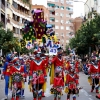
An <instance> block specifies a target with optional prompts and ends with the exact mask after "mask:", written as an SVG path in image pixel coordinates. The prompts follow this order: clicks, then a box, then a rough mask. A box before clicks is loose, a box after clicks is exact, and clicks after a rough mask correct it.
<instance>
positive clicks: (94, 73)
mask: <svg viewBox="0 0 100 100" xmlns="http://www.w3.org/2000/svg"><path fill="white" fill-rule="evenodd" d="M88 66H89V68H88V73H89V75H90V76H89V78H91V84H92V89H91V92H93V90H94V88H96V93H98V88H99V87H98V85H99V74H98V68H99V67H98V65H97V64H88ZM89 78H88V79H89Z"/></svg>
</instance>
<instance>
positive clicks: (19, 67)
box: [10, 58, 27, 100]
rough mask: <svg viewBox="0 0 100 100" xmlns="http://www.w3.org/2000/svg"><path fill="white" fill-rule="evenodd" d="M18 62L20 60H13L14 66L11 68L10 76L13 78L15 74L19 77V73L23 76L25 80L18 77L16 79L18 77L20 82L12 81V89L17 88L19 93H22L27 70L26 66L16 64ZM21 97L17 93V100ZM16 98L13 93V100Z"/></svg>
mask: <svg viewBox="0 0 100 100" xmlns="http://www.w3.org/2000/svg"><path fill="white" fill-rule="evenodd" d="M18 60H19V58H14V60H13V63H14V64H13V65H12V67H11V68H10V75H11V76H13V75H14V74H16V75H17V73H18V74H20V75H21V76H22V78H23V79H20V77H18V76H16V77H18V80H20V81H18V82H17V81H14V80H12V87H13V86H16V88H17V91H21V89H22V88H23V85H24V80H25V78H26V76H27V74H26V68H25V66H24V65H18V64H17V63H16V62H17V61H18ZM12 89H13V88H12ZM19 96H20V93H17V92H16V100H19ZM14 97H15V95H14V94H13V93H12V99H11V100H14Z"/></svg>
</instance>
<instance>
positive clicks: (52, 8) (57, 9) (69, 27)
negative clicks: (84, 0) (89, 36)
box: [47, 0, 74, 48]
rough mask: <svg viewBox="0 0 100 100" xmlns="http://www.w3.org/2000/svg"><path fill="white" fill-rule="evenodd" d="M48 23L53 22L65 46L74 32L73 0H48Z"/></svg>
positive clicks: (57, 34) (56, 32) (61, 42)
mask: <svg viewBox="0 0 100 100" xmlns="http://www.w3.org/2000/svg"><path fill="white" fill-rule="evenodd" d="M47 7H48V12H49V13H48V24H52V25H53V27H54V30H55V34H56V36H57V37H58V39H60V44H61V45H62V46H63V48H65V46H66V43H69V39H70V38H71V35H70V34H73V32H74V31H73V23H72V18H71V16H72V14H73V0H48V1H47Z"/></svg>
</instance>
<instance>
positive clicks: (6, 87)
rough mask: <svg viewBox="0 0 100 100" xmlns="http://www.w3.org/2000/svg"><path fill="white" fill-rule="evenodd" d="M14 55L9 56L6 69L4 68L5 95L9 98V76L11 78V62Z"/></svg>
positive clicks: (5, 65)
mask: <svg viewBox="0 0 100 100" xmlns="http://www.w3.org/2000/svg"><path fill="white" fill-rule="evenodd" d="M11 56H12V55H11V54H8V55H7V56H6V62H5V64H4V68H3V74H4V78H5V95H6V97H7V98H8V88H9V76H10V72H9V71H10V65H9V64H10V61H11V60H12V57H11Z"/></svg>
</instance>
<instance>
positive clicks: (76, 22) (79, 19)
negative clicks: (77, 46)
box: [73, 17, 83, 34]
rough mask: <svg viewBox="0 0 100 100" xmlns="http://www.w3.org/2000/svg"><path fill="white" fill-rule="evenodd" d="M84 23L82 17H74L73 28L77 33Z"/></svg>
mask: <svg viewBox="0 0 100 100" xmlns="http://www.w3.org/2000/svg"><path fill="white" fill-rule="evenodd" d="M82 24H83V18H82V17H76V18H74V19H73V30H74V33H75V34H76V32H77V31H78V30H79V29H80V27H81V26H82Z"/></svg>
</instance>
